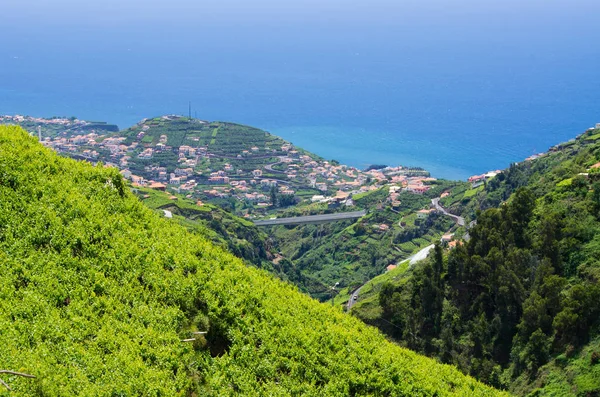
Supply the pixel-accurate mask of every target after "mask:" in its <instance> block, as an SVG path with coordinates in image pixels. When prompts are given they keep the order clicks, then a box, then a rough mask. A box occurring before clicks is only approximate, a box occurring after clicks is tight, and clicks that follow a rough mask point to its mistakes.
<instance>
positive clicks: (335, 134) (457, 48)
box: [0, 0, 600, 179]
mask: <svg viewBox="0 0 600 397" xmlns="http://www.w3.org/2000/svg"><path fill="white" fill-rule="evenodd" d="M4 1H8V4H5V5H3V8H4V12H3V14H4V16H3V22H2V24H0V114H16V113H18V114H28V115H35V116H53V115H64V116H77V117H80V118H85V119H92V120H104V121H108V122H112V123H116V124H118V125H119V126H120V127H122V128H125V127H128V126H129V125H131V124H133V123H135V122H137V121H139V120H140V119H142V118H145V117H153V116H156V115H161V114H166V113H179V114H187V110H188V102H189V101H191V102H192V106H193V115H196V116H197V117H199V118H202V119H207V120H227V121H235V122H239V123H244V124H249V125H254V126H257V127H261V128H264V129H266V130H268V131H271V132H272V133H275V134H277V135H280V136H282V137H284V138H285V139H288V140H290V141H292V142H293V143H294V144H296V145H299V146H302V147H304V148H306V149H309V150H311V151H314V152H315V153H317V154H320V155H321V156H323V157H326V158H331V159H337V160H339V161H341V162H343V163H346V164H351V165H354V166H359V167H364V166H366V165H368V164H372V163H383V164H389V165H400V164H402V165H412V166H422V167H425V168H426V169H428V170H430V171H431V172H432V173H433V175H434V176H437V177H444V178H462V179H464V178H466V177H468V176H469V175H472V174H476V173H482V172H485V171H487V170H490V169H496V168H504V167H506V166H508V164H509V163H511V162H514V161H520V160H522V159H523V158H525V157H527V156H529V155H531V154H533V153H535V152H539V151H544V150H546V149H547V148H548V147H549V146H551V145H553V144H556V143H558V142H561V141H565V140H568V139H570V138H572V137H574V136H575V135H577V134H578V133H580V132H582V131H584V130H585V129H586V128H588V127H590V126H593V125H594V124H595V123H597V122H600V44H599V43H600V29H599V28H598V25H599V24H600V22H599V20H598V19H599V16H600V2H598V1H596V0H594V1H591V0H571V1H566V0H552V1H538V0H521V1H516V0H512V1H511V0H506V1H503V2H501V3H502V4H494V3H495V2H493V1H490V2H481V1H474V0H463V1H460V0H457V1H456V2H452V6H449V5H448V4H450V2H447V1H443V0H435V1H434V0H430V1H419V2H417V1H412V0H407V1H404V2H403V1H395V2H392V1H384V0H373V1H370V2H369V3H366V2H364V3H361V2H352V1H347V2H342V1H334V0H324V1H321V2H317V1H315V0H307V1H304V2H290V3H289V4H287V5H282V4H281V3H282V2H277V3H276V2H270V1H266V0H265V1H257V2H254V3H252V5H249V3H247V2H244V3H242V2H241V0H240V1H238V2H236V1H235V0H227V1H221V2H191V1H188V0H174V1H172V2H170V3H169V4H168V5H165V4H163V3H160V4H158V3H156V4H155V3H154V2H140V1H131V2H119V1H116V0H106V1H103V2H101V4H100V2H99V3H98V4H94V5H87V6H86V5H81V2H75V1H73V0H70V1H69V0H59V1H57V2H56V3H53V4H52V5H48V4H46V3H48V2H43V1H31V2H28V1H26V0H19V1H17V0H4ZM4 1H3V2H4ZM28 3H31V4H28ZM284 3H285V2H284ZM481 3H489V4H481ZM498 3H500V2H498ZM124 4H127V6H124ZM85 7H88V8H85Z"/></svg>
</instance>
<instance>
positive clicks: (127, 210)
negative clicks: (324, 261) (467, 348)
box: [0, 127, 500, 396]
mask: <svg viewBox="0 0 600 397" xmlns="http://www.w3.org/2000/svg"><path fill="white" fill-rule="evenodd" d="M0 219H1V222H0V257H1V260H0V269H1V274H2V278H3V280H2V283H0V306H1V307H2V310H0V329H1V330H2V343H3V348H2V349H1V350H0V362H1V363H2V367H4V368H8V369H14V370H20V371H23V372H27V373H31V374H33V375H35V376H36V378H35V379H25V378H17V377H13V376H6V377H4V380H5V381H7V382H8V383H10V385H11V387H12V388H13V389H14V390H15V391H14V393H13V394H14V395H44V396H65V395H83V396H115V395H153V396H159V395H162V396H167V395H168V396H171V395H182V396H183V395H190V396H191V395H314V396H317V395H319V396H322V395H366V394H369V395H394V396H433V395H437V396H444V395H451V394H452V395H463V396H472V395H489V396H492V395H497V394H500V393H498V392H496V391H494V390H493V389H491V388H489V387H486V386H483V385H481V384H479V383H477V382H476V381H475V380H473V379H471V378H468V377H466V376H464V375H462V374H460V373H459V372H458V371H457V370H456V369H455V368H453V367H451V366H445V365H440V364H437V363H435V362H434V361H432V360H431V359H427V358H425V357H422V356H419V355H417V354H415V353H413V352H410V351H408V350H405V349H402V348H400V347H397V346H394V345H392V344H390V343H388V342H386V341H385V339H384V338H383V337H382V336H381V335H380V334H379V333H378V332H377V331H376V330H374V329H372V328H369V327H367V326H365V325H363V324H361V323H360V322H359V321H358V320H356V319H353V318H352V317H350V316H347V315H345V314H343V313H341V312H340V311H338V310H335V309H332V308H330V307H328V306H325V305H321V304H319V303H317V302H315V301H314V300H312V299H310V298H308V297H306V296H304V295H302V294H300V293H298V292H297V291H296V290H295V288H293V287H292V286H290V285H287V284H285V283H282V282H281V281H278V280H276V279H274V278H272V277H270V276H269V275H267V274H266V273H264V272H262V271H260V270H257V269H254V268H251V267H247V266H245V265H244V264H243V263H242V262H241V261H240V260H239V259H237V258H235V257H234V256H232V255H231V254H228V253H226V252H224V251H223V250H221V249H220V248H218V247H215V246H214V245H213V244H211V243H210V242H208V241H207V240H206V239H205V238H203V237H201V236H199V235H197V234H192V233H189V232H188V231H187V230H186V229H185V228H183V227H181V226H180V225H178V224H176V223H175V222H169V221H166V220H164V219H161V217H159V216H157V214H155V213H154V212H153V211H152V210H150V209H148V208H146V207H145V206H144V205H143V204H142V203H141V202H140V201H139V200H138V199H137V198H136V197H135V196H133V195H132V194H131V193H129V191H128V189H127V187H126V185H125V184H124V182H123V180H122V178H121V176H120V175H119V173H118V172H117V170H115V169H113V168H103V167H92V166H91V165H89V164H85V163H77V162H75V161H73V160H69V159H65V158H61V157H59V156H58V155H56V154H54V153H53V152H51V151H50V150H48V149H44V148H42V147H41V146H40V145H38V144H37V143H36V140H35V139H33V138H30V137H28V136H27V135H26V133H25V132H24V131H23V130H21V129H19V128H6V127H4V128H0ZM194 331H207V334H202V335H197V336H196V337H195V338H196V340H195V341H194V342H193V343H186V342H182V339H188V338H190V337H191V336H192V335H193V334H192V332H194Z"/></svg>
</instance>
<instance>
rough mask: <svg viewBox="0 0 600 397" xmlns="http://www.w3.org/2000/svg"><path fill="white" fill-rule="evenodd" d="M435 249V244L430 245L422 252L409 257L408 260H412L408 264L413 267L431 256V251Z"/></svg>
mask: <svg viewBox="0 0 600 397" xmlns="http://www.w3.org/2000/svg"><path fill="white" fill-rule="evenodd" d="M433 247H435V245H433V244H431V245H428V246H427V247H425V248H423V249H422V250H421V251H419V252H417V253H416V254H414V255H412V256H411V257H409V258H408V259H409V260H410V262H408V264H409V265H410V266H412V265H414V264H415V263H417V262H419V261H422V260H423V259H425V258H427V255H429V251H431V250H432V249H433Z"/></svg>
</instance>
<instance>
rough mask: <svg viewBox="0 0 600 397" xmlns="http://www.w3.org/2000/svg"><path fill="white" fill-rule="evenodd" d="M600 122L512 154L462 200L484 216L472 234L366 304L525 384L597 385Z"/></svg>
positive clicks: (398, 333) (500, 377) (559, 390)
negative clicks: (566, 138)
mask: <svg viewBox="0 0 600 397" xmlns="http://www.w3.org/2000/svg"><path fill="white" fill-rule="evenodd" d="M599 133H600V131H598V130H590V131H587V132H586V133H584V134H582V135H581V136H579V137H578V138H577V139H576V140H573V141H571V142H569V143H568V144H563V145H559V146H557V147H555V148H553V149H552V150H551V151H550V152H549V153H547V154H545V155H543V156H541V157H539V158H537V159H535V160H532V161H525V162H523V163H520V164H513V165H512V166H511V167H510V168H509V169H508V170H506V171H504V172H503V173H502V174H501V177H499V176H497V177H496V178H494V179H492V180H490V181H488V183H487V186H485V188H484V189H482V190H481V191H480V192H478V193H477V194H475V195H473V196H472V197H471V198H469V200H462V202H461V205H463V209H464V211H466V212H467V213H466V214H465V215H467V216H468V215H469V214H468V211H472V212H474V213H475V214H476V217H477V224H476V225H475V226H474V227H472V228H471V229H470V230H469V234H470V240H469V241H468V242H466V243H465V244H464V245H462V246H461V245H458V246H457V247H456V248H455V249H453V250H450V251H449V252H448V253H447V254H445V255H444V254H443V252H442V249H441V248H438V249H437V250H436V251H435V254H434V255H433V258H431V259H430V260H429V261H427V262H425V263H424V264H423V265H422V266H417V267H416V268H415V269H414V271H412V272H409V273H407V274H405V275H403V277H401V278H398V279H397V280H393V279H392V280H389V281H391V282H388V283H385V284H383V285H380V286H379V288H380V290H379V296H378V298H379V299H378V302H377V303H378V307H373V305H371V306H369V307H367V306H366V305H365V307H361V304H360V303H359V305H357V307H355V308H353V311H354V312H355V314H357V315H358V316H360V317H361V318H363V319H364V320H365V321H367V322H369V323H371V324H374V325H378V326H379V327H380V328H381V329H382V330H385V332H387V333H388V334H390V335H392V336H393V337H394V338H396V339H397V340H398V341H401V343H402V344H404V345H406V346H408V347H410V348H412V349H415V350H417V351H420V352H422V353H425V354H428V355H431V356H435V357H438V358H439V359H440V360H441V361H443V362H447V363H453V364H455V365H457V366H458V367H459V368H461V369H462V370H463V371H465V372H466V373H470V374H471V375H473V376H476V377H477V378H478V379H481V380H483V381H485V382H488V383H490V384H493V385H495V386H498V387H504V388H508V389H510V390H511V391H513V392H515V393H516V394H519V395H529V394H531V395H535V396H553V395H569V394H570V395H577V396H595V395H598V394H599V393H600V376H599V375H600V372H599V371H600V366H598V362H599V361H600V350H599V349H598V346H599V340H600V320H599V317H600V283H599V280H600V261H599V258H600V244H599V241H600V239H599V237H598V236H599V235H600V173H599V172H598V169H600V145H599V143H600V142H598V138H600V134H599ZM494 203H495V204H499V206H498V207H497V208H489V209H487V210H485V211H483V212H482V211H480V209H481V208H486V207H488V206H489V205H492V204H494ZM371 303H372V302H371ZM365 304H366V302H365Z"/></svg>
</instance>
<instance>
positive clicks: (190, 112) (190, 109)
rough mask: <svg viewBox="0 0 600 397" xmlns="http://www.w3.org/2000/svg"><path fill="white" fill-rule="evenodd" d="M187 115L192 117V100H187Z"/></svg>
mask: <svg viewBox="0 0 600 397" xmlns="http://www.w3.org/2000/svg"><path fill="white" fill-rule="evenodd" d="M189 116H190V119H191V118H192V102H191V101H190V102H189Z"/></svg>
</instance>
